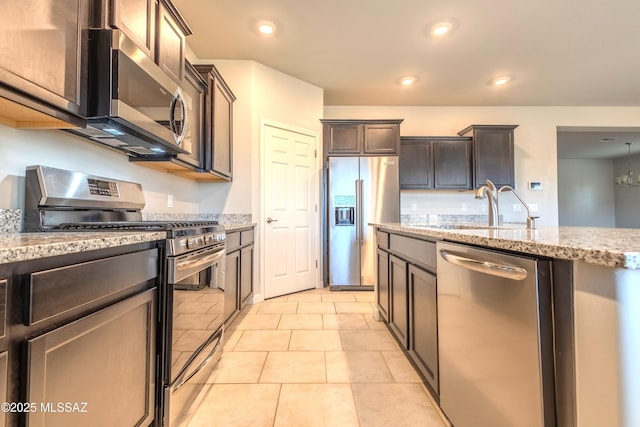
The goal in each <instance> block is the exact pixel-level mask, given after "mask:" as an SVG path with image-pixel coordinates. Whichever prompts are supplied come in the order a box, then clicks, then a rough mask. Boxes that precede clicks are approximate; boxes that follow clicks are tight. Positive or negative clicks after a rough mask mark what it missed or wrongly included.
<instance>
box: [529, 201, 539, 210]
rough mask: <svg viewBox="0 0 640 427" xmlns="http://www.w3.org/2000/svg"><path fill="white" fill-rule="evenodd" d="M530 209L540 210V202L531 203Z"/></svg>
mask: <svg viewBox="0 0 640 427" xmlns="http://www.w3.org/2000/svg"><path fill="white" fill-rule="evenodd" d="M529 209H530V210H531V212H538V204H537V203H531V204H530V205H529Z"/></svg>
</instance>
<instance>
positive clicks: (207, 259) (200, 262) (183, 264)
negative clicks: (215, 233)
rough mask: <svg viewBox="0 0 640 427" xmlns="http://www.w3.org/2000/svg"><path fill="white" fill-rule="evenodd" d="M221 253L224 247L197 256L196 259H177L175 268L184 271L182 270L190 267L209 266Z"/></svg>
mask: <svg viewBox="0 0 640 427" xmlns="http://www.w3.org/2000/svg"><path fill="white" fill-rule="evenodd" d="M223 255H224V249H220V250H219V251H217V252H215V253H213V254H211V255H206V256H204V257H203V258H200V257H198V258H197V259H194V260H188V261H178V263H177V264H176V270H178V271H184V270H191V269H192V268H199V267H203V266H204V267H210V266H211V265H213V264H215V261H217V260H218V259H220V258H221V257H222V256H223Z"/></svg>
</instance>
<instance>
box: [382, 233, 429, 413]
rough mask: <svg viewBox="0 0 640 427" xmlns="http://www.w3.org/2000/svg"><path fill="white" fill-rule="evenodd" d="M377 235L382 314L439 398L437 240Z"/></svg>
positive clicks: (386, 234) (392, 332)
mask: <svg viewBox="0 0 640 427" xmlns="http://www.w3.org/2000/svg"><path fill="white" fill-rule="evenodd" d="M376 236H377V244H378V248H377V261H378V266H377V268H378V275H377V282H376V288H377V295H378V298H377V301H376V302H377V308H378V312H379V313H380V316H381V317H382V319H383V320H384V321H385V322H386V323H387V326H388V329H389V330H390V332H391V334H392V335H393V336H394V337H395V339H396V341H397V342H398V343H399V344H400V347H401V348H402V349H403V350H404V352H405V355H406V356H407V358H408V359H409V360H410V361H411V362H412V363H413V365H414V366H415V367H416V369H418V371H419V372H420V374H421V376H422V377H423V379H424V383H425V385H426V386H427V388H428V389H429V391H430V392H431V395H432V396H433V398H434V400H435V401H436V402H439V393H440V381H439V365H438V300H437V278H436V268H437V265H436V244H435V242H434V241H430V240H423V239H419V238H415V237H409V236H406V235H402V234H396V233H393V232H390V231H388V230H380V229H378V230H376ZM385 310H388V311H385Z"/></svg>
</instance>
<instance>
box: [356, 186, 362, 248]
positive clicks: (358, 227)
mask: <svg viewBox="0 0 640 427" xmlns="http://www.w3.org/2000/svg"><path fill="white" fill-rule="evenodd" d="M355 184H356V218H355V223H356V243H360V239H361V236H360V216H361V215H360V209H361V206H360V180H359V179H356V180H355Z"/></svg>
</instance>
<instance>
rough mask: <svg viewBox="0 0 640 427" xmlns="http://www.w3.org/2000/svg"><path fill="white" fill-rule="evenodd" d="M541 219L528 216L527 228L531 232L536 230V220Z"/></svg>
mask: <svg viewBox="0 0 640 427" xmlns="http://www.w3.org/2000/svg"><path fill="white" fill-rule="evenodd" d="M538 218H540V217H539V216H528V217H527V228H528V229H529V230H532V229H535V228H536V219H538Z"/></svg>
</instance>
